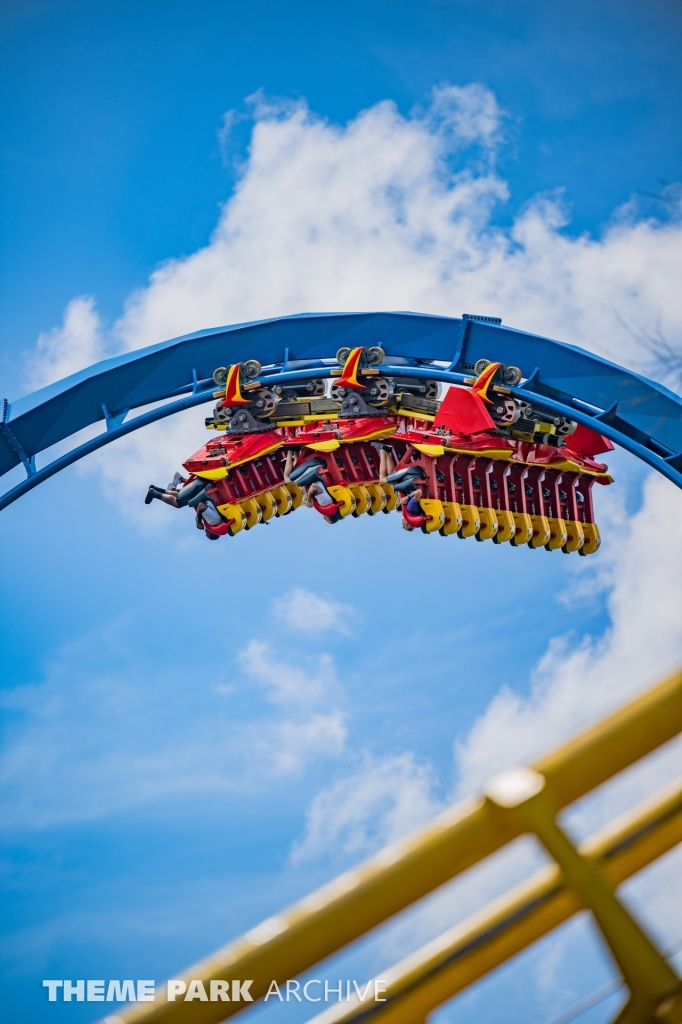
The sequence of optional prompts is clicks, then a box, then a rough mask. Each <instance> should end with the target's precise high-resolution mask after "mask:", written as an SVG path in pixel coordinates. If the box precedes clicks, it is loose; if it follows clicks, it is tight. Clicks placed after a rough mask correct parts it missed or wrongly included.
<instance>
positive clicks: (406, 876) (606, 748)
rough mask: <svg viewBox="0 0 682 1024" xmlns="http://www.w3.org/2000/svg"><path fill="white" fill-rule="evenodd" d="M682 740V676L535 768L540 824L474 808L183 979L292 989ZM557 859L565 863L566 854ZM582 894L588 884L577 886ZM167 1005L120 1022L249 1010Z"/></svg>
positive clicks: (214, 1017) (464, 807)
mask: <svg viewBox="0 0 682 1024" xmlns="http://www.w3.org/2000/svg"><path fill="white" fill-rule="evenodd" d="M680 731H682V672H677V673H675V674H674V675H673V676H672V677H671V678H670V679H668V680H666V681H665V682H663V683H661V684H659V685H658V686H656V687H654V688H653V689H651V690H649V691H648V692H646V693H644V694H643V695H642V696H640V697H638V698H636V699H635V700H633V701H631V702H630V703H629V704H627V705H626V706H625V707H623V708H621V709H620V710H619V711H617V712H615V713H614V714H612V715H610V716H609V717H607V718H606V719H604V720H603V721H601V722H599V723H598V724H596V725H595V726H593V727H592V728H590V729H587V730H585V731H584V732H582V733H581V734H579V735H578V736H576V737H575V738H574V739H573V740H571V741H569V742H568V743H566V744H564V745H563V746H562V747H560V748H558V749H557V750H555V751H554V752H553V753H551V754H549V755H547V756H546V757H544V758H542V759H541V760H540V761H538V762H537V763H536V764H535V765H534V767H533V769H532V770H531V771H532V773H533V774H534V775H535V776H537V778H539V779H541V780H542V785H541V793H540V795H539V797H538V800H540V801H542V802H543V804H544V806H545V810H544V811H543V812H542V813H541V814H540V818H539V819H538V820H537V821H534V820H531V818H532V815H533V813H534V811H533V808H534V807H535V806H536V804H534V803H533V801H532V800H531V801H530V803H528V802H527V801H525V800H523V801H521V803H520V804H519V805H518V807H516V808H511V809H510V808H509V806H503V804H502V803H499V802H496V800H495V799H494V798H492V799H491V798H490V797H484V796H482V797H478V798H473V797H472V798H467V799H466V800H463V801H462V802H460V803H459V804H456V805H455V806H454V807H452V808H450V809H449V810H447V811H445V812H444V813H443V814H441V815H439V816H438V817H437V818H435V819H434V820H433V821H432V822H430V823H429V824H428V825H426V826H425V827H424V828H422V829H420V830H419V831H417V832H415V833H413V834H412V835H410V836H408V837H406V838H405V839H403V840H401V841H399V842H397V843H395V844H393V845H392V846H390V847H388V848H386V849H384V850H382V851H381V852H379V853H378V854H376V855H375V856H374V857H372V858H371V859H370V860H368V861H366V862H365V863H364V864H362V865H359V866H358V867H357V868H354V869H353V870H351V871H348V872H346V873H345V874H343V875H341V876H340V877H338V878H336V879H335V880H334V881H332V882H330V883H329V884H328V885H325V886H323V887H322V888H321V889H319V890H318V891H317V892H315V893H313V894H312V895H310V896H308V897H307V898H306V899H304V900H301V901H300V902H299V903H297V904H294V905H293V906H292V907H290V908H289V909H287V910H285V911H283V912H282V913H281V914H278V915H276V916H275V917H272V918H269V919H268V920H267V921H264V922H263V923H262V924H260V925H258V926H257V927H256V928H254V929H252V930H251V931H250V932H247V934H246V935H244V936H243V937H241V938H239V939H237V940H236V941H234V942H232V943H230V944H229V945H228V946H225V947H224V948H223V949H220V950H218V951H217V952H216V953H215V954H213V955H212V956H211V957H209V958H208V959H206V960H204V961H202V962H201V963H199V964H197V965H195V966H194V967H191V968H190V969H189V970H187V971H184V972H183V973H182V975H180V978H181V979H183V980H185V981H187V982H188V983H189V981H190V980H191V979H199V980H201V981H202V982H204V983H205V984H207V983H208V982H209V981H210V980H211V979H226V978H240V979H251V980H252V984H251V994H252V995H253V997H254V998H259V997H262V996H263V995H265V994H266V992H267V990H268V988H269V986H270V984H271V982H272V981H273V980H275V981H277V982H282V981H285V980H286V979H288V978H295V977H296V976H297V975H298V974H300V973H302V972H303V971H305V970H306V969H307V968H309V967H311V966H312V965H313V964H315V963H317V962H319V961H320V960H322V959H324V958H325V957H327V956H329V955H330V954H331V953H333V952H335V951H336V950H338V949H341V948H342V947H343V946H345V945H347V943H349V942H351V941H352V940H353V939H355V938H358V937H359V936H360V935H363V934H365V933H366V932H367V931H369V930H370V929H372V928H373V927H375V926H376V925H378V924H379V923H381V922H383V921H385V920H387V919H388V918H390V917H392V916H393V915H394V914H396V913H397V912H398V911H400V910H402V909H404V908H405V907H407V906H409V905H410V904H412V903H414V902H415V901H416V900H418V899H420V898H421V897H422V896H424V895H426V894H427V893H428V892H431V891H432V890H434V889H436V888H437V887H438V886H440V885H442V884H443V883H444V882H446V881H448V880H449V879H451V878H453V877H454V876H455V875H457V874H459V873H460V872H462V871H464V870H466V868H468V867H470V866H471V865H473V864H475V863H477V862H479V861H481V860H483V859H484V858H485V857H487V856H488V855H489V854H491V853H493V852H494V851H495V850H498V849H500V848H501V847H502V846H504V845H506V844H507V843H509V842H510V841H511V840H512V839H514V838H516V837H517V836H519V835H521V834H522V833H524V832H528V831H535V830H536V828H537V827H538V822H540V824H541V825H542V826H543V827H545V830H546V829H547V828H549V825H551V824H552V823H553V822H554V815H555V813H556V812H558V811H559V810H560V809H561V808H563V807H565V806H567V805H568V804H570V803H572V802H573V801H574V800H577V799H578V798H579V797H581V796H583V795H584V794H585V793H587V792H589V791H590V790H591V789H594V788H595V787H596V786H598V785H600V783H602V782H604V781H605V780H606V779H608V778H610V777H611V776H612V775H615V774H616V773H617V772H619V771H621V770H622V769H623V768H626V767H627V766H628V765H630V764H632V763H634V762H635V761H637V760H638V759H639V758H641V757H643V756H644V755H645V754H648V753H650V752H651V751H652V750H654V749H656V748H657V747H658V746H660V745H661V744H662V743H665V742H666V741H667V740H669V739H671V738H672V737H674V736H675V735H677V734H678V733H679V732H680ZM536 795H537V794H536ZM536 803H537V802H536ZM519 807H520V808H521V810H519V809H518V808H519ZM550 810H551V814H550V813H549V812H550ZM529 815H530V817H529ZM548 823H549V825H548ZM554 828H556V827H555V826H554ZM543 838H544V841H546V842H550V841H553V842H555V844H556V843H557V842H558V843H559V844H563V843H564V840H566V837H562V838H559V839H557V835H556V832H555V831H552V833H551V837H550V836H549V833H547V834H546V835H545V836H544V837H543ZM566 842H567V840H566ZM569 846H570V844H569ZM562 849H563V850H564V853H563V856H564V858H565V859H566V858H568V860H570V862H571V863H570V865H569V864H568V860H567V862H566V863H564V865H563V867H564V871H568V872H569V874H570V873H571V872H573V873H574V874H575V872H576V871H577V872H578V874H580V873H581V871H582V873H583V875H585V872H584V871H583V868H582V862H581V860H580V859H579V860H578V861H575V858H574V856H573V853H574V854H575V856H576V857H578V858H580V854H579V853H578V852H576V851H573V853H571V851H570V849H569V850H568V851H567V850H566V849H564V846H563V845H562ZM552 852H553V853H555V855H556V851H552ZM595 870H596V871H597V872H598V869H596V868H595ZM588 875H589V877H587V876H586V877H587V882H585V879H583V883H584V884H583V890H584V891H583V898H584V899H586V900H587V902H589V903H590V906H592V903H591V902H590V900H591V899H592V898H593V896H591V897H588V895H587V893H586V891H585V885H587V888H588V889H589V888H590V886H591V887H592V890H595V886H596V888H597V889H599V892H600V893H601V899H602V904H604V905H606V904H608V906H609V907H610V908H611V910H612V911H613V905H612V902H611V901H610V899H609V898H608V894H607V893H606V891H605V890H604V885H603V882H602V880H601V875H600V873H599V872H598V874H597V876H596V878H597V880H596V881H595V876H594V872H593V871H590V872H588ZM572 884H573V885H576V884H578V883H577V881H576V878H575V877H574V878H572ZM595 891H596V890H595ZM593 895H594V894H593ZM600 906H601V904H600ZM619 906H620V905H619ZM616 913H620V911H619V910H617V911H616ZM607 916H608V914H607ZM529 941H532V940H529ZM647 941H648V940H647ZM652 948H653V947H652ZM654 953H655V951H654ZM659 987H660V986H659ZM157 1000H158V1001H157V1002H155V1003H152V1004H144V1005H141V1006H136V1007H134V1008H130V1009H128V1010H125V1011H122V1012H119V1013H118V1014H117V1018H118V1019H119V1020H121V1021H122V1022H124V1024H132V1022H134V1021H163V1022H166V1021H169V1022H171V1021H197V1022H207V1024H208V1022H218V1021H221V1020H224V1019H226V1018H227V1017H229V1016H231V1015H232V1014H234V1013H237V1012H239V1010H240V1009H242V1008H243V1004H242V1003H222V1002H188V1003H187V1002H184V1001H176V1002H166V1001H165V994H164V993H161V992H160V993H158V995H157ZM664 1002H665V1000H664ZM664 1009H665V1007H664ZM330 1012H331V1011H330ZM666 1012H667V1011H666ZM673 1012H676V1010H675V1011H673ZM658 1019H659V1020H665V1019H666V1017H665V1016H663V1017H659V1018H658ZM671 1019H672V1018H671Z"/></svg>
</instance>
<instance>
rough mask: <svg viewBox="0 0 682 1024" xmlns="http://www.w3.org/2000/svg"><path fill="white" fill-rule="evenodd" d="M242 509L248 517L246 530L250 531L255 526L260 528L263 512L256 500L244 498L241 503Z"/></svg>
mask: <svg viewBox="0 0 682 1024" xmlns="http://www.w3.org/2000/svg"><path fill="white" fill-rule="evenodd" d="M239 504H240V506H241V509H242V511H243V513H244V515H245V516H246V529H247V530H250V529H252V528H253V527H254V526H258V524H259V523H260V521H261V517H262V512H261V507H260V505H259V504H258V502H257V501H256V499H255V498H244V500H243V501H240V502H239Z"/></svg>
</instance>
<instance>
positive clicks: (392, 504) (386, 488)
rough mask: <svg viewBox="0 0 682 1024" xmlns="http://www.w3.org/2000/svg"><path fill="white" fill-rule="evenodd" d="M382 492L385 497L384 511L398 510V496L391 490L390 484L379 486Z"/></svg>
mask: <svg viewBox="0 0 682 1024" xmlns="http://www.w3.org/2000/svg"><path fill="white" fill-rule="evenodd" d="M379 486H380V487H381V489H382V491H383V492H384V494H385V495H386V506H385V508H386V511H388V512H395V510H396V509H397V508H398V495H397V494H396V493H395V491H394V490H393V485H392V484H379Z"/></svg>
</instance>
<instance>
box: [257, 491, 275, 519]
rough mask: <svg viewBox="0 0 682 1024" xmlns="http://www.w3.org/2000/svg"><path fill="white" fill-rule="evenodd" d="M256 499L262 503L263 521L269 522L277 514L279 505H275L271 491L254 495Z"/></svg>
mask: <svg viewBox="0 0 682 1024" xmlns="http://www.w3.org/2000/svg"><path fill="white" fill-rule="evenodd" d="M254 497H255V499H256V501H257V502H258V504H259V505H260V512H261V522H262V523H267V522H269V521H270V520H271V519H272V518H273V517H274V516H276V515H277V506H276V505H275V499H274V498H273V496H272V494H271V493H270V491H263V493H262V494H256V495H254Z"/></svg>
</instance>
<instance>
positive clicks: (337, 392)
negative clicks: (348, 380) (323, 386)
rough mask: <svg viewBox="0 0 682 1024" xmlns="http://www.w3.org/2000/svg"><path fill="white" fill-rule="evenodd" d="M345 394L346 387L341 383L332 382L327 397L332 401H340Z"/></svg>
mask: <svg viewBox="0 0 682 1024" xmlns="http://www.w3.org/2000/svg"><path fill="white" fill-rule="evenodd" d="M346 394H347V392H346V389H345V388H344V387H342V385H341V384H336V383H334V384H332V386H331V389H330V391H329V397H330V398H331V400H332V401H333V402H340V401H341V400H342V399H343V398H345V397H346Z"/></svg>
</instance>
